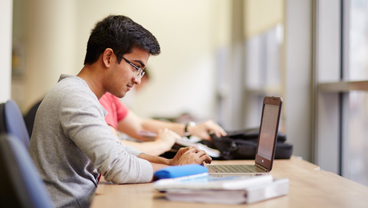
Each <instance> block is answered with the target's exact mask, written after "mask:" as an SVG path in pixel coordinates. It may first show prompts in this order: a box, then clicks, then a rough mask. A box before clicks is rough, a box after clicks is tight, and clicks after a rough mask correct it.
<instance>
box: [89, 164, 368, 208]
mask: <svg viewBox="0 0 368 208" xmlns="http://www.w3.org/2000/svg"><path fill="white" fill-rule="evenodd" d="M244 163H247V164H253V163H254V161H252V160H243V161H239V160H238V161H214V162H213V164H244ZM271 174H272V175H273V176H274V177H275V178H289V179H290V188H289V194H288V195H286V196H282V197H279V198H274V199H270V200H267V201H262V202H258V203H254V204H249V205H245V204H243V205H220V204H200V203H187V202H172V201H167V200H165V199H164V198H163V194H162V193H159V192H157V191H156V190H154V189H153V188H152V184H151V183H148V184H128V185H126V184H125V185H116V184H112V183H107V182H100V184H99V185H98V187H97V190H96V195H95V197H94V199H93V201H92V204H91V207H92V208H96V207H104V208H106V207H127V208H130V207H152V208H153V207H155V208H165V207H167V208H173V207H174V208H190V207H201V208H207V207H208V208H210V207H211V208H217V207H240V206H242V207H254V208H256V207H293V208H294V207H308V208H310V207H354V208H355V207H368V187H366V186H363V185H360V184H358V183H355V182H353V181H350V180H348V179H346V178H343V177H340V176H338V175H336V174H333V173H331V172H327V171H322V170H320V168H319V167H318V166H316V165H314V164H312V163H309V162H306V161H304V160H301V159H298V158H296V157H292V158H291V159H290V160H275V162H274V165H273V170H272V171H271Z"/></svg>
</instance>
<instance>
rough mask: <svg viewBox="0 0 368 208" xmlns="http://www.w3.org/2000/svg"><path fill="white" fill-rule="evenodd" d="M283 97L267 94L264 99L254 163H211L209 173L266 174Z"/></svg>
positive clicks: (271, 158)
mask: <svg viewBox="0 0 368 208" xmlns="http://www.w3.org/2000/svg"><path fill="white" fill-rule="evenodd" d="M281 106H282V98H281V97H273V96H272V97H270V96H266V97H265V98H264V99H263V107H262V116H261V125H260V128H259V138H258V144H257V151H256V156H255V164H254V165H210V164H206V165H205V166H206V167H207V168H208V174H210V175H211V176H216V177H225V176H244V175H247V176H256V175H266V174H268V173H269V172H270V171H271V169H272V164H273V159H274V158H275V148H276V139H277V133H278V128H279V122H280V114H281Z"/></svg>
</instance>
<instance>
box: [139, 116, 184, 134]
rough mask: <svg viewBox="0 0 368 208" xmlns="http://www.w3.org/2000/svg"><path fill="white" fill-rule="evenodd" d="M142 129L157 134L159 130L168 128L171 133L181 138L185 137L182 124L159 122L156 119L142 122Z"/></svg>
mask: <svg viewBox="0 0 368 208" xmlns="http://www.w3.org/2000/svg"><path fill="white" fill-rule="evenodd" d="M142 127H143V128H144V129H146V130H148V131H151V132H155V133H157V132H158V130H159V129H162V128H168V129H170V130H171V131H173V132H175V133H177V134H179V135H180V136H185V135H184V127H185V125H184V124H181V123H171V122H166V121H159V120H154V119H144V120H143V121H142Z"/></svg>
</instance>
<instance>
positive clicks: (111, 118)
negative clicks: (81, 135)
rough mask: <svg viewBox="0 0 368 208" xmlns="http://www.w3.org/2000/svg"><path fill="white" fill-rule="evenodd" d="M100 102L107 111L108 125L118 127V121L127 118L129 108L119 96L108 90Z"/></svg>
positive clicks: (106, 119)
mask: <svg viewBox="0 0 368 208" xmlns="http://www.w3.org/2000/svg"><path fill="white" fill-rule="evenodd" d="M100 103H101V105H102V107H103V108H105V110H106V111H107V113H108V114H107V116H105V121H106V123H107V124H108V125H110V126H112V127H114V128H115V129H116V130H117V129H118V122H119V121H121V120H122V119H124V118H125V116H126V115H127V114H128V111H129V110H128V108H127V107H125V106H124V105H123V104H122V103H121V102H120V100H119V98H118V97H116V96H114V95H112V94H110V93H109V92H106V93H105V94H104V95H103V96H102V97H101V98H100Z"/></svg>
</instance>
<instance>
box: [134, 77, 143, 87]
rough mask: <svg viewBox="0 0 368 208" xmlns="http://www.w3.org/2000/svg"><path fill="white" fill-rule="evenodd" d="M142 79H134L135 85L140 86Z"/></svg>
mask: <svg viewBox="0 0 368 208" xmlns="http://www.w3.org/2000/svg"><path fill="white" fill-rule="evenodd" d="M141 81H142V78H141V76H137V77H134V84H136V85H139V84H141Z"/></svg>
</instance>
